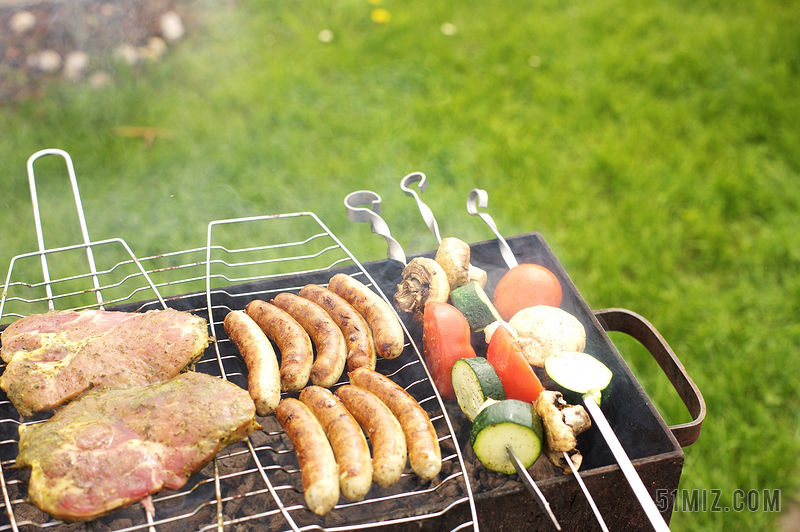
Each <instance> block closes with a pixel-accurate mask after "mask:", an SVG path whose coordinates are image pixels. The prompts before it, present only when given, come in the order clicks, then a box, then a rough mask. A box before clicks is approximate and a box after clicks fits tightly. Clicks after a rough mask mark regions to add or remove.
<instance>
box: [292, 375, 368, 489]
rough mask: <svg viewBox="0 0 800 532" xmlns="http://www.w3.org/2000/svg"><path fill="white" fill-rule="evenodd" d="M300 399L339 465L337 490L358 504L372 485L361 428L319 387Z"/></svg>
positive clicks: (330, 393)
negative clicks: (317, 423) (314, 420)
mask: <svg viewBox="0 0 800 532" xmlns="http://www.w3.org/2000/svg"><path fill="white" fill-rule="evenodd" d="M300 400H301V401H302V402H303V404H305V405H306V406H307V407H308V409H309V410H311V413H313V414H314V416H315V417H316V418H317V420H318V421H319V423H320V425H322V428H323V429H324V430H325V434H327V435H328V440H329V441H330V442H331V446H332V447H333V455H334V456H335V457H336V462H337V463H338V464H339V488H340V489H341V491H342V495H344V496H345V497H346V498H347V499H348V500H351V501H360V500H361V499H363V498H364V497H365V496H366V495H367V492H368V491H369V489H370V487H371V486H372V458H371V457H370V455H369V446H368V445H367V439H366V438H365V437H364V433H363V432H362V431H361V427H360V426H359V425H358V422H357V421H356V420H355V418H354V417H353V415H352V414H351V413H350V412H349V411H348V410H347V409H346V408H345V407H344V405H343V404H342V403H341V402H340V401H339V400H338V399H337V398H336V396H334V395H333V392H331V391H330V390H328V389H327V388H323V387H321V386H309V387H307V388H305V389H304V390H303V391H302V392H300Z"/></svg>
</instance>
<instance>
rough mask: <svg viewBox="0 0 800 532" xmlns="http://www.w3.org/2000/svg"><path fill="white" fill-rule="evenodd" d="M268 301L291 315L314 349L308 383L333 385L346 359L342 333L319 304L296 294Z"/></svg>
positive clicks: (276, 297)
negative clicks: (306, 334) (315, 351)
mask: <svg viewBox="0 0 800 532" xmlns="http://www.w3.org/2000/svg"><path fill="white" fill-rule="evenodd" d="M272 303H273V304H275V305H276V306H278V307H280V308H282V309H283V310H285V311H286V312H288V313H289V314H291V315H292V317H293V318H294V319H296V320H297V322H298V323H299V324H300V325H302V326H303V329H305V330H306V332H307V333H308V335H309V336H310V337H311V341H312V342H313V343H314V346H315V347H316V348H317V358H316V360H314V364H313V365H312V366H311V382H312V383H314V384H316V385H317V386H322V387H324V388H330V387H331V386H333V385H334V384H336V381H338V380H339V377H341V376H342V372H343V371H344V365H345V362H346V361H347V347H346V344H345V341H344V335H342V331H341V330H340V329H339V327H338V326H337V325H336V323H334V321H333V320H332V319H331V317H330V316H328V313H327V312H325V311H324V310H323V309H322V307H320V306H319V305H317V304H316V303H312V302H311V301H309V300H308V299H305V298H302V297H300V296H298V295H296V294H290V293H288V292H284V293H281V294H278V295H277V296H275V299H273V300H272Z"/></svg>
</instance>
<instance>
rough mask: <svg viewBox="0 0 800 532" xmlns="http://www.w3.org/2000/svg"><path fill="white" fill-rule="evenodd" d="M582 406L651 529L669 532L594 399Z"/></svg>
mask: <svg viewBox="0 0 800 532" xmlns="http://www.w3.org/2000/svg"><path fill="white" fill-rule="evenodd" d="M583 404H584V405H586V409H587V410H588V411H589V414H591V416H592V419H594V424H595V426H596V427H597V428H598V429H599V430H600V433H601V434H602V435H603V438H605V440H606V443H607V444H608V447H609V448H610V449H611V453H612V454H613V455H614V458H615V459H616V460H617V464H619V468H620V469H621V470H622V472H623V474H624V475H625V478H627V479H628V484H629V485H630V487H631V489H632V490H633V493H634V495H636V498H637V499H639V504H641V505H642V508H643V509H644V513H645V514H647V517H648V518H649V519H650V524H652V525H653V528H654V529H655V530H656V531H657V532H669V526H667V522H666V521H665V520H664V517H663V516H662V515H661V512H659V511H658V507H657V506H656V503H655V502H653V499H652V498H651V497H650V493H649V492H648V491H647V488H646V487H645V486H644V483H643V482H642V479H641V477H639V474H638V473H637V472H636V469H634V467H633V464H632V463H631V459H630V458H628V455H627V453H625V449H623V448H622V444H621V443H620V442H619V439H618V438H617V436H616V434H614V431H613V429H612V428H611V425H610V424H609V423H608V420H607V419H606V416H605V414H603V411H602V410H600V407H599V406H598V405H597V403H595V401H594V399H592V398H591V397H589V396H585V397H584V399H583Z"/></svg>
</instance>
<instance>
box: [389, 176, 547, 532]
mask: <svg viewBox="0 0 800 532" xmlns="http://www.w3.org/2000/svg"><path fill="white" fill-rule="evenodd" d="M416 182H419V189H420V192H424V191H425V189H427V188H428V182H427V181H426V178H425V174H423V173H422V172H413V173H411V174H408V175H407V176H405V177H404V178H403V179H402V180H401V181H400V188H401V189H402V190H403V191H404V192H405V193H406V194H407V195H408V196H411V197H413V198H414V200H415V201H416V202H417V207H418V208H419V211H420V214H421V215H422V219H423V220H424V221H425V224H426V225H427V226H428V229H430V230H431V232H432V233H433V234H434V236H435V237H436V239H437V240H438V241H439V243H440V244H441V243H442V237H441V236H440V234H439V225H438V224H437V223H436V217H435V216H434V215H433V211H432V210H431V209H430V207H428V206H427V205H426V204H425V202H423V201H422V200H421V199H420V197H419V195H418V194H417V193H416V192H415V191H414V190H413V189H411V188H409V185H411V184H413V183H416ZM484 194H485V193H484ZM484 206H485V204H484ZM487 216H488V215H487ZM489 219H490V220H491V218H489ZM495 233H496V234H497V235H498V237H500V235H499V233H497V230H496V229H495ZM500 238H502V237H500ZM503 243H504V244H505V240H503ZM506 247H507V248H508V244H506ZM501 250H502V248H501ZM508 253H509V254H510V257H511V258H512V259H513V258H514V254H513V253H511V248H508ZM504 257H505V255H504ZM515 262H516V261H515ZM506 452H507V453H508V457H509V459H510V460H511V462H512V463H513V464H514V469H516V470H517V474H519V477H520V479H521V480H522V483H523V484H524V485H525V486H526V487H527V488H528V491H529V492H531V494H532V495H534V498H535V499H536V502H537V504H538V505H539V507H540V508H541V509H542V511H544V512H545V513H546V514H547V515H548V516H549V517H550V520H551V521H552V522H553V525H554V526H555V527H556V529H557V530H561V525H560V524H559V523H558V520H557V519H556V516H555V514H553V510H552V509H550V503H549V502H547V499H546V498H545V496H544V494H543V493H542V492H541V490H540V489H539V487H538V486H537V485H536V482H534V480H533V478H532V477H531V476H530V474H529V473H528V471H527V470H526V469H525V466H523V465H522V462H520V460H519V458H518V457H517V455H516V454H514V450H513V449H512V448H511V446H509V445H506Z"/></svg>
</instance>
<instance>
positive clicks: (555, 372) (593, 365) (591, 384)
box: [544, 351, 613, 405]
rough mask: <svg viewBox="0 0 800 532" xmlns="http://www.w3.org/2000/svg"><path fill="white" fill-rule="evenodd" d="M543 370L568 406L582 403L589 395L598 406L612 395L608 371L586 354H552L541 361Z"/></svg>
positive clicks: (570, 352)
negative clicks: (585, 396)
mask: <svg viewBox="0 0 800 532" xmlns="http://www.w3.org/2000/svg"><path fill="white" fill-rule="evenodd" d="M544 371H545V372H546V373H547V376H548V377H550V379H551V380H552V381H553V382H554V383H555V384H556V386H558V388H559V391H560V392H561V393H562V394H563V395H564V400H565V401H567V403H569V404H581V403H582V402H583V397H584V395H586V394H589V395H590V396H591V397H592V398H594V400H595V402H596V403H597V404H598V405H599V404H600V403H602V402H603V401H605V400H606V399H608V396H609V394H610V392H611V378H612V376H613V374H612V373H611V370H610V369H608V367H606V365H605V364H603V363H602V362H600V361H599V360H597V359H596V358H594V357H593V356H591V355H589V354H586V353H579V352H572V351H564V352H560V353H553V354H552V355H549V356H548V357H547V358H546V359H545V360H544Z"/></svg>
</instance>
